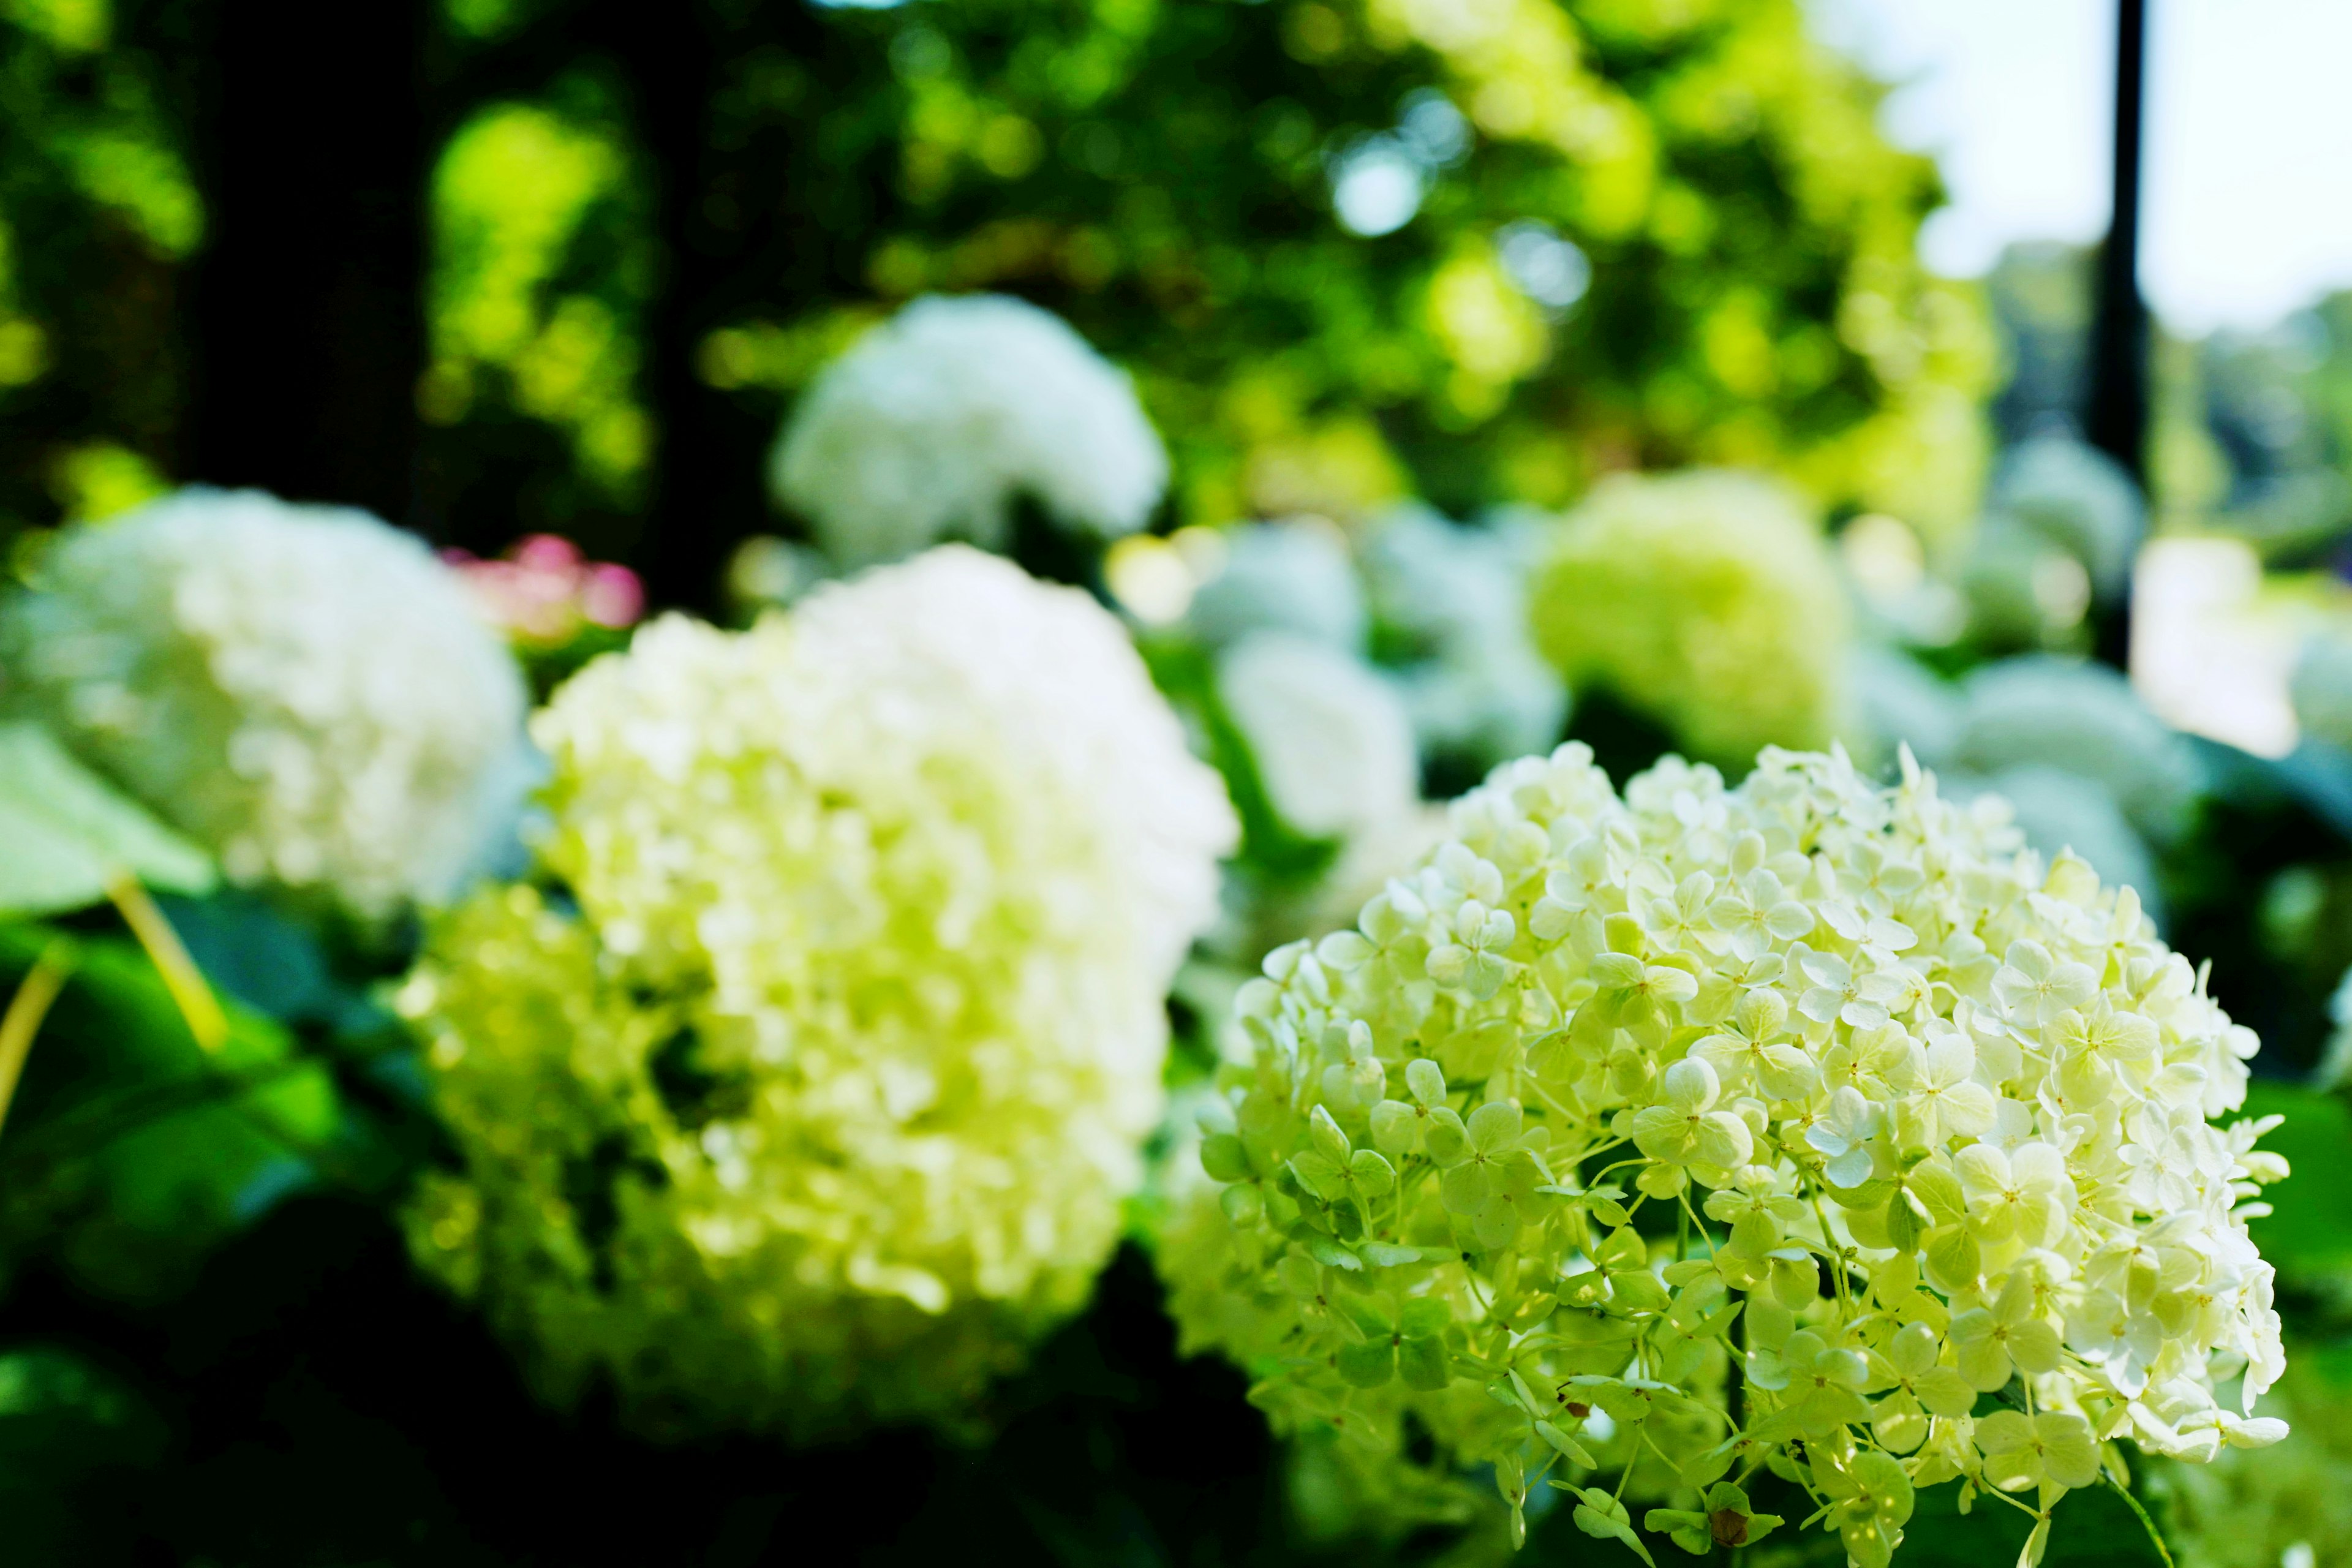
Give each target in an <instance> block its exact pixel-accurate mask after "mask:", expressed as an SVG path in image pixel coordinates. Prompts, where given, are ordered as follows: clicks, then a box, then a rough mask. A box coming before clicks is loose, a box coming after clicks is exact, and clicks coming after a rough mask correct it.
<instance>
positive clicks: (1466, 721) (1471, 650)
mask: <svg viewBox="0 0 2352 1568" xmlns="http://www.w3.org/2000/svg"><path fill="white" fill-rule="evenodd" d="M1531 543H1532V541H1531V540H1530V541H1525V542H1523V541H1522V539H1521V538H1519V537H1518V536H1517V535H1514V534H1510V533H1507V532H1503V531H1494V530H1488V529H1479V528H1464V527H1460V526H1458V525H1456V524H1454V523H1452V522H1448V521H1446V520H1445V519H1444V518H1442V517H1440V516H1438V515H1437V514H1436V513H1434V512H1432V511H1428V510H1424V509H1421V508H1406V509H1402V510H1399V511H1397V512H1394V513H1392V514H1391V515H1390V516H1389V517H1388V518H1387V519H1386V520H1385V521H1382V522H1381V523H1379V524H1378V525H1376V526H1375V527H1374V529H1373V531H1371V534H1370V538H1369V540H1368V542H1367V543H1366V546H1365V550H1364V557H1363V559H1364V577H1365V581H1366V584H1367V585H1368V586H1369V588H1370V594H1371V600H1372V607H1373V614H1374V616H1376V618H1377V619H1378V621H1379V623H1380V626H1381V636H1382V638H1383V639H1384V640H1387V639H1393V640H1395V641H1397V642H1400V643H1402V644H1403V645H1404V646H1403V647H1401V648H1397V649H1394V650H1388V649H1383V651H1382V653H1381V658H1383V659H1384V660H1387V661H1388V662H1389V664H1390V666H1391V679H1393V680H1394V681H1395V682H1396V683H1397V686H1398V689H1400V690H1402V692H1403V694H1404V700H1405V707H1406V709H1407V710H1409V711H1410V712H1411V713H1412V724H1413V730H1414V732H1415V733H1416V734H1417V735H1418V736H1419V737H1420V741H1421V745H1422V747H1423V750H1424V751H1428V752H1459V753H1465V754H1467V755H1468V756H1470V757H1472V758H1474V759H1475V760H1476V761H1477V762H1479V763H1482V764H1488V765H1491V764H1492V763H1498V762H1501V761H1504V760H1505V759H1507V758H1510V757H1516V756H1522V755H1525V754H1526V753H1528V752H1538V751H1542V750H1544V749H1545V748H1547V747H1549V746H1550V745H1551V743H1552V742H1555V741H1557V740H1558V739H1559V729H1560V724H1561V721H1563V720H1565V719H1566V718H1567V717H1568V688H1567V687H1566V686H1565V685H1563V684H1562V683H1561V681H1560V679H1559V673H1558V672H1557V671H1555V670H1554V669H1553V668H1551V666H1550V665H1549V663H1547V662H1546V661H1545V660H1544V658H1543V657H1542V656H1541V655H1539V654H1538V653H1537V652H1536V647H1535V642H1534V640H1533V639H1532V638H1531V637H1529V636H1528V611H1527V578H1528V563H1527V560H1526V559H1525V557H1526V555H1527V554H1528V549H1527V548H1525V545H1526V544H1531ZM1391 651H1393V652H1394V653H1395V654H1396V655H1397V656H1398V657H1396V658H1391Z"/></svg>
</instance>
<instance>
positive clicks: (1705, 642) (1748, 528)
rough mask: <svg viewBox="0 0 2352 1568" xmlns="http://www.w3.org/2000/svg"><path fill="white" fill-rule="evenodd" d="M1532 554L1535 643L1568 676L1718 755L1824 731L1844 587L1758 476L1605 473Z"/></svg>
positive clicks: (1812, 534) (1798, 740)
mask: <svg viewBox="0 0 2352 1568" xmlns="http://www.w3.org/2000/svg"><path fill="white" fill-rule="evenodd" d="M1539 556H1540V564H1539V566H1538V573H1537V577H1536V582H1535V586H1534V589H1533V591H1532V595H1531V598H1530V601H1529V605H1530V608H1529V612H1528V613H1529V616H1530V620H1531V623H1532V625H1533V626H1534V629H1535V638H1536V645H1537V647H1538V648H1540V649H1541V650H1542V652H1543V654H1544V655H1545V657H1546V658H1549V659H1550V660H1551V661H1552V663H1553V664H1554V665H1555V666H1557V667H1558V668H1559V670H1560V672H1561V674H1563V675H1564V676H1566V677H1567V679H1568V683H1569V686H1570V688H1571V689H1575V690H1579V691H1581V690H1582V689H1584V688H1585V687H1586V686H1588V685H1591V686H1597V687H1601V688H1604V689H1608V690H1611V691H1613V692H1614V693H1615V694H1616V695H1617V696H1618V697H1619V698H1620V699H1622V700H1623V701H1625V702H1627V703H1628V704H1630V705H1632V706H1633V707H1634V708H1636V709H1639V710H1643V711H1644V712H1646V713H1648V714H1650V715H1651V716H1652V717H1653V718H1655V719H1657V720H1658V721H1661V722H1663V723H1664V724H1665V725H1666V727H1667V728H1668V729H1670V730H1671V731H1674V733H1675V736H1676V737H1677V738H1678V739H1679V740H1680V741H1681V742H1682V743H1683V744H1684V745H1685V746H1686V747H1688V748H1689V749H1690V750H1692V751H1694V752H1697V753H1699V754H1701V755H1704V756H1707V757H1711V758H1716V759H1718V760H1720V761H1723V762H1726V763H1730V762H1735V761H1736V762H1741V763H1744V762H1745V761H1746V760H1747V759H1748V758H1749V757H1752V756H1753V755H1754V754H1755V752H1756V751H1757V749H1758V748H1759V747H1760V746H1764V745H1791V746H1802V745H1818V744H1822V743H1825V742H1827V741H1828V740H1829V739H1830V737H1831V736H1832V734H1833V733H1835V732H1836V731H1837V729H1838V727H1839V725H1840V722H1841V721H1842V718H1843V711H1844V707H1845V702H1846V692H1845V681H1846V679H1847V676H1846V665H1847V647H1846V644H1847V637H1848V628H1849V623H1850V621H1851V613H1850V611H1849V608H1848V606H1847V603H1846V598H1845V589H1844V585H1843V583H1841V581H1840V580H1839V577H1838V574H1837V567H1836V564H1835V563H1834V562H1833V560H1832V557H1831V555H1830V552H1829V547H1828V545H1827V544H1826V543H1824V542H1823V541H1822V536H1821V531H1820V530H1819V529H1817V528H1816V527H1815V526H1814V525H1813V523H1812V522H1811V520H1810V519H1808V518H1807V517H1806V516H1805V514H1804V513H1803V511H1802V510H1800V508H1799V506H1798V504H1797V502H1796V500H1794V498H1793V497H1791V496H1790V495H1789V494H1788V493H1787V492H1786V491H1784V490H1782V489H1780V488H1778V487H1776V486H1775V485H1774V484H1772V483H1771V482H1770V481H1769V480H1765V479H1758V478H1754V477H1751V476H1748V475H1743V474H1736V473H1715V472H1693V473H1683V474H1672V475H1665V476H1660V477H1648V476H1633V475H1621V476H1619V477H1617V478H1614V479H1605V480H1603V481H1602V482H1601V484H1599V485H1597V486H1595V487H1594V489H1593V491H1592V494H1591V498H1590V499H1588V500H1586V501H1585V502H1584V504H1583V505H1581V506H1580V507H1579V508H1578V509H1577V510H1574V511H1573V512H1570V514H1569V515H1568V517H1567V518H1566V519H1565V520H1564V521H1562V522H1561V523H1560V524H1559V527H1558V528H1557V530H1556V531H1554V533H1553V535H1552V537H1551V538H1550V540H1549V542H1547V543H1546V544H1545V545H1544V546H1542V547H1541V548H1540V550H1539Z"/></svg>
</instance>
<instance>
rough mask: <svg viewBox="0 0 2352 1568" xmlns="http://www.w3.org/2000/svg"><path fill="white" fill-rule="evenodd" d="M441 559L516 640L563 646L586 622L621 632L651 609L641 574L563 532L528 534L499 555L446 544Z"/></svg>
mask: <svg viewBox="0 0 2352 1568" xmlns="http://www.w3.org/2000/svg"><path fill="white" fill-rule="evenodd" d="M441 558H442V560H444V561H446V562H447V563H449V564H450V566H451V567H453V568H455V569H456V571H457V574H458V575H459V576H461V577H463V578H464V579H465V581H466V584H467V587H468V588H469V589H471V590H472V592H473V595H474V599H475V602H476V603H477V604H478V605H480V607H481V610H482V613H483V614H484V615H485V616H488V617H489V619H490V621H491V622H492V623H493V624H494V625H496V626H499V627H501V628H502V629H504V630H505V632H506V633H507V635H508V636H509V637H512V638H513V639H514V640H516V641H518V642H522V643H533V644H539V645H542V646H549V647H553V646H559V645H561V644H563V643H566V642H569V641H571V640H572V638H573V637H577V636H579V635H580V633H581V632H582V631H583V629H584V628H586V627H588V626H603V627H605V628H608V629H611V630H616V631H617V630H619V629H621V628H623V627H625V626H635V624H636V623H637V620H638V618H639V617H640V616H643V615H644V614H645V610H646V591H645V587H644V584H640V583H639V582H638V581H637V574H635V573H634V572H632V571H630V570H629V569H628V568H627V567H625V566H616V565H614V564H613V563H610V562H606V561H590V560H587V559H586V558H584V557H583V556H582V554H581V553H580V547H579V546H578V545H576V544H574V543H572V541H570V540H568V539H565V538H563V537H562V536H561V535H558V534H552V533H532V534H526V535H525V536H523V537H522V538H521V539H519V540H517V541H516V542H514V543H513V544H511V545H509V547H508V549H507V552H506V553H505V554H504V555H502V556H500V557H499V558H498V559H497V560H495V561H484V560H482V559H480V558H479V557H478V556H475V555H473V554H471V553H469V552H466V551H463V550H445V551H443V552H441Z"/></svg>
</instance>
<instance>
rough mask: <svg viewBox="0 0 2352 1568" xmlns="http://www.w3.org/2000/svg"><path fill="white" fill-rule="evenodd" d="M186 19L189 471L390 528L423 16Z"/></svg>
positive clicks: (396, 499) (271, 0)
mask: <svg viewBox="0 0 2352 1568" xmlns="http://www.w3.org/2000/svg"><path fill="white" fill-rule="evenodd" d="M191 3H192V4H193V3H194V0H191ZM198 15H199V16H201V18H202V20H201V21H200V22H199V23H198V24H197V26H196V28H195V29H194V30H195V33H196V41H197V44H198V47H199V50H200V54H199V56H198V58H199V59H201V61H202V65H201V66H200V67H199V68H196V69H194V71H192V72H191V74H192V75H193V76H194V78H195V79H196V80H197V82H198V83H199V87H198V91H199V95H200V98H199V101H200V105H201V108H200V110H199V113H198V115H197V118H196V121H195V132H194V142H195V146H196V149H197V173H198V180H199V183H200V185H201V188H202V189H203V191H204V194H205V205H206V208H207V221H208V223H209V226H210V228H211V233H210V236H209V239H208V242H207V244H206V246H205V251H204V253H203V258H202V260H201V261H200V263H199V264H198V267H197V268H196V273H195V279H194V310H193V311H192V319H191V321H190V325H189V331H190V335H191V336H192V338H193V339H194V369H195V375H194V387H193V388H192V395H191V397H190V400H189V412H190V420H191V425H192V441H191V447H192V449H191V452H190V456H189V471H190V472H191V473H192V474H193V475H194V476H196V477H199V478H202V479H205V480H207V481H209V482H212V483H215V484H224V485H253V486H258V487H261V488H263V489H271V490H275V491H277V492H278V494H280V495H283V496H285V497H287V498H288V499H289V500H318V501H339V502H343V503H346V504H350V505H355V506H362V507H365V508H367V509H369V510H373V511H375V512H377V513H379V514H381V515H383V516H384V517H387V518H391V519H393V520H394V521H410V520H412V519H413V517H414V498H415V483H414V476H413V472H412V470H413V468H414V464H415V450H416V398H415V387H416V379H417V376H418V374H420V373H421V372H422V371H423V370H424V368H425V310H424V300H423V296H422V290H421V283H422V279H423V278H424V274H425V174H426V171H427V169H428V168H429V166H430V159H431V156H432V149H431V148H430V146H429V145H428V143H427V141H426V135H425V132H426V126H425V114H424V106H423V102H422V100H421V97H420V95H419V92H418V87H419V80H418V68H419V65H420V63H421V60H422V58H423V43H424V37H425V26H426V13H425V10H424V9H423V8H422V7H420V6H415V5H347V6H325V7H321V6H316V5H303V4H300V3H299V0H212V3H211V4H209V5H205V6H203V8H202V9H201V10H200V11H199V12H198Z"/></svg>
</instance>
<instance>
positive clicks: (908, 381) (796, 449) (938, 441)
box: [770, 294, 1168, 566]
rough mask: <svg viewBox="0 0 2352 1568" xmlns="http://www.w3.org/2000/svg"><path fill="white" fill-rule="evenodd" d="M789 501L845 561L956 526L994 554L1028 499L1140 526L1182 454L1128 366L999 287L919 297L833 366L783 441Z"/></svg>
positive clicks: (1066, 512) (917, 545)
mask: <svg viewBox="0 0 2352 1568" xmlns="http://www.w3.org/2000/svg"><path fill="white" fill-rule="evenodd" d="M770 479H771V482H772V486H773V488H774V489H775V492H776V495H777V497H778V498H779V499H780V500H782V501H783V502H785V504H787V505H789V506H791V507H793V508H794V509H795V510H799V511H801V512H803V513H804V514H806V516H807V517H808V519H809V521H811V522H812V523H814V525H815V528H816V533H817V538H818V540H819V541H820V542H822V543H823V544H824V547H825V550H826V552H827V553H828V554H830V555H831V556H833V558H834V559H835V561H837V562H839V563H842V564H844V565H849V566H860V565H866V564H869V563H875V562H880V561H893V560H897V559H898V558H900V557H902V556H907V555H911V554H913V553H914V552H917V551H919V550H921V549H923V548H924V547H925V546H927V545H929V544H932V543H934V542H938V541H939V540H940V539H942V538H944V537H947V536H948V535H950V534H956V535H960V536H961V537H964V538H968V539H970V540H971V541H972V542H975V543H977V544H980V545H982V546H984V547H987V548H990V549H994V548H997V547H999V546H1001V545H1002V544H1003V543H1004V542H1005V535H1006V529H1007V527H1008V526H1009V524H1010V521H1011V516H1010V508H1011V506H1012V503H1013V500H1015V499H1017V498H1019V497H1022V496H1026V497H1028V498H1029V499H1031V500H1034V501H1036V502H1037V503H1038V504H1039V505H1040V506H1041V507H1043V508H1044V509H1045V513H1046V515H1047V517H1048V518H1049V519H1051V520H1052V521H1055V522H1057V523H1059V524H1061V525H1062V526H1064V527H1066V528H1068V529H1071V530H1073V531H1078V532H1083V533H1090V534H1093V535H1096V536H1097V537H1100V538H1105V539H1115V538H1117V537H1118V536H1119V535H1120V534H1123V533H1132V532H1134V531H1136V530H1137V529H1139V528H1141V527H1142V526H1143V525H1144V523H1145V522H1146V521H1149V520H1150V515H1151V509H1152V508H1153V507H1154V506H1156V505H1158V504H1159V501H1160V492H1161V491H1163V490H1164V489H1167V486H1168V454H1167V451H1166V449H1165V448H1164V447H1161V446H1160V437H1159V435H1158V434H1157V433H1156V432H1155V431H1154V430H1153V429H1152V428H1151V425H1150V421H1149V420H1148V419H1146V418H1145V417H1144V413H1143V407H1142V405H1141V404H1139V402H1137V400H1136V395H1135V388H1134V387H1133V385H1132V384H1129V381H1128V378H1127V376H1126V374H1124V373H1123V372H1121V371H1119V370H1118V369H1117V368H1116V367H1114V366H1112V365H1111V364H1110V363H1108V362H1107V361H1105V360H1104V359H1103V358H1102V357H1101V356H1100V355H1098V354H1097V353H1095V351H1094V350H1093V349H1092V348H1091V347H1089V346H1088V345H1087V342H1086V340H1085V339H1083V338H1081V337H1079V336H1078V334H1077V333H1076V331H1072V330H1071V328H1070V326H1069V323H1067V322H1066V321H1063V320H1062V319H1061V318H1060V317H1059V316H1056V315H1054V314H1053V313H1052V312H1050V311H1046V310H1039V309H1038V308H1037V307H1036V306H1034V305H1031V304H1027V303H1025V302H1024V301H1022V300H1014V299H1010V298H1007V297H1005V296H1003V295H999V294H974V295H967V296H964V297H961V298H957V299H944V298H938V297H930V298H925V299H921V300H916V301H915V302H914V303H913V304H911V305H909V306H908V307H907V308H906V309H905V310H902V311H900V312H899V313H898V315H897V316H896V317H894V318H892V319H891V320H890V321H887V322H886V323H884V324H883V325H882V326H879V327H877V328H875V329H874V330H873V331H871V332H869V333H867V334H866V336H865V337H863V338H861V339H859V340H858V342H856V344H855V345H854V346H853V347H852V348H851V349H850V350H849V352H848V353H845V354H844V355H843V356H842V357H841V358H840V359H838V360H836V361H835V362H834V363H832V364H830V365H828V366H826V367H825V369H824V371H823V372H821V373H820V374H818V376H817V378H816V380H815V381H814V383H813V384H811V385H810V387H809V389H808V391H807V392H806V393H805V394H803V396H802V399H801V401H800V403H799V405H797V406H796V407H795V408H794V409H793V416H792V420H791V423H790V424H789V425H788V426H786V428H785V430H784V433H783V435H782V438H781V439H780V440H779V441H778V442H777V444H776V452H775V458H774V460H773V464H772V469H771V472H770Z"/></svg>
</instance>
